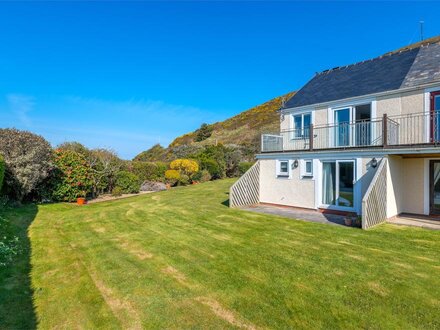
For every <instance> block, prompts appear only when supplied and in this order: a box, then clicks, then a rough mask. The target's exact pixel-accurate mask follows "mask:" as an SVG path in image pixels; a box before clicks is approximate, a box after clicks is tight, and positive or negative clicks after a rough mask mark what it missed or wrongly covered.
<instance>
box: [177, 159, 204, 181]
mask: <svg viewBox="0 0 440 330" xmlns="http://www.w3.org/2000/svg"><path fill="white" fill-rule="evenodd" d="M170 169H172V170H176V171H179V172H180V173H181V174H183V175H186V176H188V177H189V178H191V176H192V175H193V174H194V173H197V172H198V171H199V164H198V163H197V162H196V161H195V160H192V159H176V160H173V161H172V162H171V164H170Z"/></svg>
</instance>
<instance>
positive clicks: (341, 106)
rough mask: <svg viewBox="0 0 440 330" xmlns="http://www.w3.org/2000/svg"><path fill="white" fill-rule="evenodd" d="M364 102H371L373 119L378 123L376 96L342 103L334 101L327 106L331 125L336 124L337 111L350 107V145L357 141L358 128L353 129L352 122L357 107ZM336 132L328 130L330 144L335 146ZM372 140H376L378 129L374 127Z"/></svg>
mask: <svg viewBox="0 0 440 330" xmlns="http://www.w3.org/2000/svg"><path fill="white" fill-rule="evenodd" d="M364 104H370V107H371V108H370V109H371V121H372V122H374V124H373V125H376V123H375V121H376V120H377V119H378V118H377V117H376V116H377V101H376V99H375V98H366V99H359V100H356V101H351V102H341V103H334V104H332V105H331V106H329V107H328V108H327V118H328V124H329V125H330V126H332V127H333V126H334V125H335V112H336V111H338V110H343V109H350V110H349V111H350V128H349V139H350V140H349V146H354V143H355V141H356V130H352V124H354V123H355V122H356V121H355V108H356V106H359V105H364ZM334 134H335V132H334V131H333V129H330V130H329V132H328V139H329V141H330V145H331V146H333V147H335V146H336V145H335V135H334ZM371 134H372V135H371V141H375V140H376V138H377V137H376V130H375V129H372V133H371Z"/></svg>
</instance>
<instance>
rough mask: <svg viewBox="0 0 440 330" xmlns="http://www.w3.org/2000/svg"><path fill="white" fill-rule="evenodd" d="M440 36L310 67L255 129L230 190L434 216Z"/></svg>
mask: <svg viewBox="0 0 440 330" xmlns="http://www.w3.org/2000/svg"><path fill="white" fill-rule="evenodd" d="M439 40H440V39H438V38H437V39H434V40H431V41H427V42H425V43H423V44H422V45H419V46H416V47H413V48H410V49H406V50H403V51H400V52H394V53H390V54H386V55H384V56H381V57H378V58H374V59H371V60H367V61H363V62H360V63H355V64H352V65H347V66H344V67H337V68H333V69H331V70H326V71H323V72H321V73H319V74H316V75H315V77H313V78H312V79H311V80H310V81H309V82H308V83H307V84H306V85H305V86H304V87H303V88H301V89H300V90H299V91H298V92H297V93H296V94H295V95H294V96H293V97H292V98H291V99H289V100H288V101H287V102H286V103H285V105H284V107H282V109H280V111H279V112H280V131H279V133H278V134H263V135H262V137H261V143H262V145H261V153H260V154H258V155H257V163H256V164H255V165H254V167H253V168H252V169H251V170H250V171H249V172H248V173H246V174H245V175H244V176H243V177H242V178H241V179H240V180H239V181H238V182H237V183H236V184H235V185H234V186H233V187H232V189H231V196H230V204H231V206H232V207H236V206H240V205H249V204H255V203H266V204H276V205H286V206H291V207H298V208H308V209H315V210H320V211H322V212H349V213H356V214H358V215H362V217H363V227H364V228H367V227H369V226H371V225H374V224H376V223H379V222H382V221H384V220H386V219H387V218H391V217H394V216H396V215H398V214H401V213H410V214H420V215H440V42H439Z"/></svg>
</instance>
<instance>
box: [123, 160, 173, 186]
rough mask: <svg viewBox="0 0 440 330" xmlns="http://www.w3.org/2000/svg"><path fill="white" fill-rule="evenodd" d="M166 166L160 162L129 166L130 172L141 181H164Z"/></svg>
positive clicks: (136, 163) (135, 163)
mask: <svg viewBox="0 0 440 330" xmlns="http://www.w3.org/2000/svg"><path fill="white" fill-rule="evenodd" d="M166 169H167V165H166V164H165V163H162V162H156V163H153V162H139V161H134V162H132V164H131V172H133V173H134V174H136V175H137V176H138V177H139V179H140V180H141V181H164V179H165V171H166Z"/></svg>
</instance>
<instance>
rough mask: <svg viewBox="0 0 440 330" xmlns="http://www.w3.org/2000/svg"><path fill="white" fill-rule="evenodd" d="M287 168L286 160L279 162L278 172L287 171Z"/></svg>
mask: <svg viewBox="0 0 440 330" xmlns="http://www.w3.org/2000/svg"><path fill="white" fill-rule="evenodd" d="M287 170H288V166H287V162H281V163H280V172H282V173H287Z"/></svg>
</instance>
